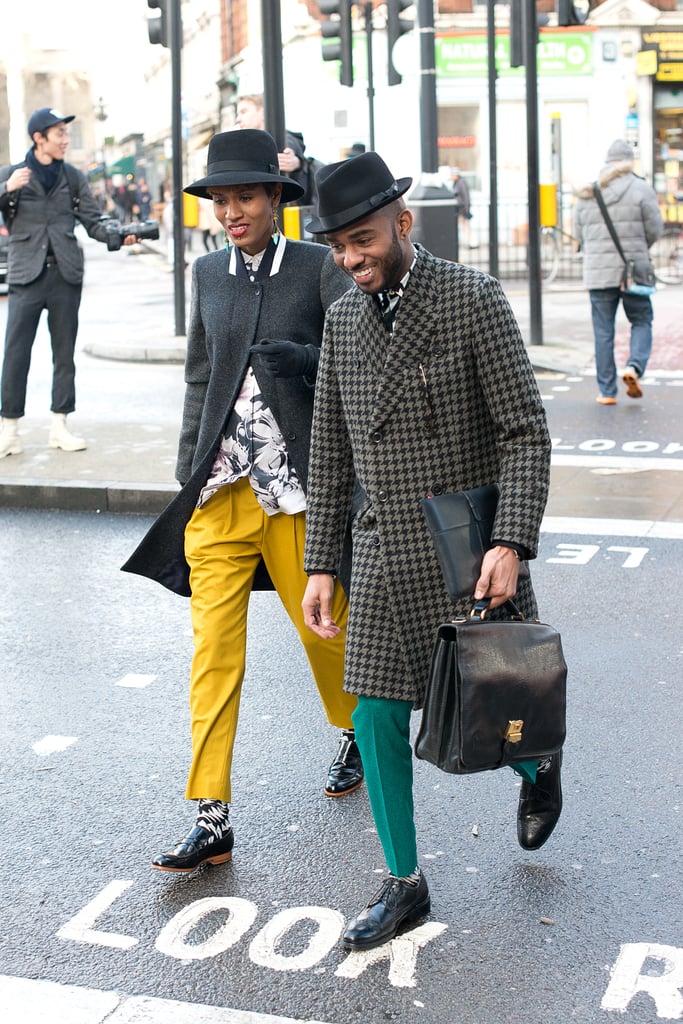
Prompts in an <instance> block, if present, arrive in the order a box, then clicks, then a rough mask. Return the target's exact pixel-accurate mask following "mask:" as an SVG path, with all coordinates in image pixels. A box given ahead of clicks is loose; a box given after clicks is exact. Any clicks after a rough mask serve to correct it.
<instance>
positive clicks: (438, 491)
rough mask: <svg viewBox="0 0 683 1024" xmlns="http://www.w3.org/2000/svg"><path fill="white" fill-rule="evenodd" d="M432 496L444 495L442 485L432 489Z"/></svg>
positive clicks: (436, 485) (435, 485)
mask: <svg viewBox="0 0 683 1024" xmlns="http://www.w3.org/2000/svg"><path fill="white" fill-rule="evenodd" d="M432 494H443V487H442V485H441V484H434V486H433V487H432Z"/></svg>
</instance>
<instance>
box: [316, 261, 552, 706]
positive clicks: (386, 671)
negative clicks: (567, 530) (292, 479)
mask: <svg viewBox="0 0 683 1024" xmlns="http://www.w3.org/2000/svg"><path fill="white" fill-rule="evenodd" d="M416 250H417V261H416V263H415V266H414V268H413V270H412V273H411V275H410V278H409V281H408V284H407V287H406V290H405V293H404V295H403V298H402V299H401V303H400V305H399V309H398V315H397V318H396V322H395V326H394V333H393V336H390V334H389V332H388V330H387V329H386V327H385V326H384V324H383V322H382V319H381V316H380V313H379V308H378V305H377V302H376V300H375V299H374V298H373V297H372V296H369V295H366V294H364V293H363V292H361V291H360V290H359V289H357V288H354V289H352V290H351V291H349V292H347V293H346V295H344V296H343V297H342V298H341V299H339V300H338V301H337V302H335V303H334V304H333V305H332V306H331V307H330V309H329V310H328V313H327V316H326V321H325V334H324V340H323V349H322V355H321V362H320V368H319V372H318V381H317V388H316V398H315V407H314V414H313V432H312V441H311V459H310V466H309V478H308V506H307V508H308V512H307V537H306V550H305V556H304V564H305V567H306V570H307V572H309V573H311V572H315V571H332V572H334V571H336V569H337V566H338V564H339V552H340V550H341V545H342V539H343V535H344V526H345V522H346V520H347V517H348V515H349V510H350V502H351V495H352V491H353V486H354V473H355V474H356V475H357V478H358V482H359V483H360V485H361V486H362V488H363V489H364V491H365V494H366V500H365V502H364V505H363V507H362V508H361V509H360V511H358V512H357V513H356V514H355V516H354V519H353V564H352V578H351V594H350V618H349V625H348V632H347V645H346V669H345V683H344V685H345V688H346V689H347V690H349V691H351V692H352V693H358V694H363V695H365V696H370V697H384V698H391V699H397V700H411V701H413V702H414V703H415V706H416V707H420V706H421V705H422V701H423V696H424V689H425V685H426V681H427V676H428V670H429V664H430V658H431V650H432V646H433V642H434V638H435V633H436V629H437V627H438V625H439V624H440V623H441V622H444V621H446V620H447V619H450V618H453V616H454V614H466V613H467V612H468V611H469V610H470V608H471V604H472V602H471V601H470V600H465V601H462V602H458V603H456V604H454V603H453V602H452V601H451V600H450V598H449V597H448V594H447V592H446V588H445V585H444V583H443V579H442V577H441V573H440V571H439V566H438V563H437V560H436V556H435V554H434V550H433V546H432V542H431V538H430V536H429V533H428V530H427V526H426V523H425V520H424V516H423V513H422V510H421V508H420V501H421V499H423V498H426V497H428V496H430V495H435V494H440V493H442V492H448V491H458V490H462V489H466V488H471V487H478V486H481V485H483V484H487V483H492V482H494V481H497V482H498V484H499V486H500V499H499V504H498V511H497V515H496V520H495V523H494V529H493V538H494V539H495V540H496V541H508V542H510V543H511V544H514V545H518V546H519V547H521V548H523V549H525V551H526V553H527V554H528V556H529V558H535V557H536V553H537V546H538V536H539V530H540V524H541V518H542V515H543V510H544V508H545V504H546V499H547V492H548V483H549V474H550V438H549V436H548V429H547V425H546V417H545V410H544V408H543V404H542V401H541V397H540V394H539V391H538V388H537V386H536V382H535V380H534V376H533V372H532V368H531V365H530V363H529V359H528V357H527V354H526V351H525V349H524V344H523V341H522V337H521V334H520V331H519V328H518V326H517V323H516V321H515V318H514V315H513V313H512V310H511V309H510V306H509V304H508V302H507V300H506V298H505V296H504V294H503V291H502V289H501V287H500V285H499V284H498V282H497V281H495V280H494V279H493V278H491V277H488V276H487V275H485V274H482V273H480V272H479V271H477V270H474V269H472V268H471V267H466V266H462V265H460V264H456V263H451V262H448V261H446V260H441V259H437V258H436V257H434V256H432V255H431V254H430V253H428V252H427V251H426V250H425V249H423V248H421V247H420V246H416ZM423 375H424V376H423ZM516 602H517V604H518V605H519V606H520V607H521V609H522V611H523V612H524V613H525V614H526V615H530V616H535V615H536V601H535V597H534V593H533V589H532V585H531V581H530V580H525V581H523V582H520V585H519V590H518V593H517V598H516ZM505 614H506V613H505V612H503V611H502V610H500V611H499V610H498V609H496V611H495V612H493V613H492V617H496V616H500V617H505Z"/></svg>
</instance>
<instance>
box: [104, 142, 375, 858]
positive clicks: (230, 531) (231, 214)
mask: <svg viewBox="0 0 683 1024" xmlns="http://www.w3.org/2000/svg"><path fill="white" fill-rule="evenodd" d="M185 191H186V192H188V193H189V194H190V195H195V196H199V197H203V198H209V199H211V200H212V201H213V206H214V213H215V215H216V217H217V218H218V220H219V221H220V222H221V224H222V225H223V227H224V229H225V234H226V240H227V244H226V247H225V249H224V250H221V251H217V252H212V253H208V254H207V255H205V256H202V257H201V258H199V259H197V260H196V261H195V262H194V264H193V268H192V300H191V313H190V323H189V329H188V335H187V359H186V365H185V381H186V391H185V406H184V411H183V422H182V428H181V433H180V442H179V452H178V462H177V466H176V476H177V478H178V480H179V481H180V483H181V484H182V488H181V490H180V492H179V494H178V495H177V496H176V498H175V499H174V500H173V501H172V502H171V503H170V505H169V506H168V507H167V508H166V509H165V510H164V512H163V513H162V514H161V516H160V517H159V519H157V521H156V522H155V523H154V525H153V526H152V528H151V530H150V531H149V532H148V534H147V535H146V536H145V538H144V539H143V541H142V542H141V544H140V545H139V547H138V548H137V550H136V551H135V552H134V554H133V555H132V556H131V558H130V559H129V560H128V562H126V564H125V565H124V567H123V568H124V570H125V571H127V572H134V573H138V574H140V575H144V576H149V577H150V578H152V579H155V580H157V581H158V582H160V583H162V584H163V585H164V586H166V587H168V588H169V589H171V590H173V591H175V592H176V593H180V594H185V595H188V596H190V608H191V615H192V627H193V633H194V657H193V660H192V670H191V676H190V711H191V730H192V764H191V767H190V773H189V778H188V782H187V788H186V793H185V795H186V798H187V799H188V800H197V801H198V802H199V803H198V814H197V819H196V823H195V825H194V827H193V828H192V829H191V830H190V831H189V833H188V834H187V835H186V836H185V837H184V838H183V839H182V840H181V841H180V842H179V843H177V845H176V846H175V847H174V848H173V849H172V850H170V851H169V852H166V853H161V854H159V855H158V856H157V857H155V858H154V860H153V862H152V866H153V867H154V868H157V869H159V870H161V871H174V872H188V871H193V870H194V869H195V868H197V867H198V866H199V865H200V864H203V863H211V864H219V863H222V862H224V861H228V860H230V858H231V856H232V847H233V831H232V827H231V825H230V822H229V817H228V811H229V804H230V801H231V798H232V794H231V767H232V754H233V747H234V741H235V733H236V729H237V718H238V712H239V702H240V694H241V687H242V680H243V678H244V673H245V655H246V632H247V610H248V604H249V595H250V593H251V591H252V589H272V588H273V587H274V588H275V589H276V590H277V592H278V594H279V596H280V598H281V600H282V602H283V604H284V606H285V609H286V610H287V612H288V614H289V616H290V618H291V619H292V622H293V623H294V625H295V627H296V629H297V632H298V633H299V636H300V638H301V641H302V643H303V645H304V649H305V651H306V655H307V657H308V660H309V664H310V667H311V671H312V673H313V676H314V678H315V681H316V685H317V688H318V692H319V694H320V698H321V700H322V703H323V707H324V709H325V713H326V715H327V718H328V721H329V722H330V723H331V724H332V725H334V726H336V727H338V728H340V729H342V735H341V740H340V743H339V749H338V751H337V755H336V757H335V759H334V760H333V762H332V764H331V765H330V768H329V771H328V776H327V781H326V783H325V787H324V789H325V793H326V794H327V795H328V796H342V795H344V794H346V793H350V792H352V791H353V790H355V789H357V788H358V787H359V786H360V785H361V783H362V780H363V767H362V764H361V759H360V755H359V753H358V748H357V747H356V744H355V736H354V732H353V725H352V721H351V714H352V712H353V710H354V708H355V705H356V698H355V697H354V696H353V695H351V694H348V693H345V692H344V690H343V673H344V629H343V625H344V624H345V622H346V617H347V599H346V596H345V593H344V590H343V588H342V586H341V584H340V582H339V581H337V584H336V588H335V595H334V604H335V617H337V616H338V620H337V621H339V622H341V623H342V633H341V635H340V637H339V638H338V642H335V643H334V644H328V643H326V642H325V641H323V640H321V639H320V638H317V637H315V636H314V635H313V634H312V633H311V632H310V631H309V630H307V629H306V627H305V625H304V621H303V613H302V609H301V593H302V592H303V589H304V587H305V582H306V577H305V575H304V571H303V559H302V552H303V545H304V533H305V519H306V512H305V510H306V485H307V478H308V454H309V443H310V431H311V420H312V413H313V392H314V386H315V379H316V374H317V367H318V358H319V349H320V342H321V338H322V331H323V321H324V317H325V311H326V309H327V308H328V306H329V305H330V304H331V303H332V302H334V301H335V300H336V299H337V298H339V297H340V296H341V295H342V294H343V293H344V292H345V291H346V290H347V288H348V287H349V284H350V282H349V280H348V278H347V277H346V275H345V274H344V273H343V271H341V270H339V269H338V268H337V267H336V266H335V264H334V260H333V259H332V256H331V253H330V252H329V249H328V248H327V247H326V246H322V245H317V244H314V243H310V242H295V241H291V240H288V239H286V238H285V237H284V235H282V234H281V233H280V231H279V230H278V226H277V208H278V206H279V205H280V204H281V203H285V202H290V201H292V200H294V199H296V198H297V197H298V196H299V195H300V194H301V186H300V185H298V184H297V183H296V182H294V181H292V180H291V179H289V178H287V177H285V176H283V175H282V174H281V173H280V171H279V168H278V156H277V147H276V145H275V142H274V140H273V139H272V138H271V136H270V135H269V134H268V133H267V132H264V131H257V130H251V129H244V130H242V131H233V132H223V133H221V134H219V135H216V136H214V138H213V139H212V140H211V143H210V145H209V157H208V165H207V174H206V176H205V177H204V178H201V179H199V180H198V181H195V182H193V183H192V184H191V185H189V186H188V187H187V188H186V189H185ZM340 574H341V575H342V576H343V572H340ZM312 641H313V642H312Z"/></svg>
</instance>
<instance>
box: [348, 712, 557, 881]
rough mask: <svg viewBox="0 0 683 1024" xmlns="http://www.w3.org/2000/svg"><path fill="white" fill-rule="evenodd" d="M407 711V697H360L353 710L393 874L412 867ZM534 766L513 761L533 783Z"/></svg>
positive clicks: (374, 811) (414, 839)
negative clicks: (398, 698)
mask: <svg viewBox="0 0 683 1024" xmlns="http://www.w3.org/2000/svg"><path fill="white" fill-rule="evenodd" d="M412 710H413V704H412V701H409V700H386V699H384V698H382V697H359V698H358V706H357V707H356V710H355V711H354V712H353V715H352V718H353V725H354V729H355V730H356V743H357V744H358V749H359V750H360V754H361V757H362V759H363V767H364V769H365V785H366V787H367V791H368V798H369V800H370V808H371V810H372V816H373V818H374V819H375V826H376V828H377V834H378V836H379V840H380V843H381V844H382V850H383V851H384V856H385V858H386V862H387V866H388V868H389V871H390V872H391V874H392V875H396V876H397V877H398V878H402V877H404V876H405V875H409V874H410V873H411V872H412V871H414V870H415V868H416V867H417V837H416V834H415V814H414V805H413V749H412V747H411V745H410V715H411V712H412ZM537 765H538V762H537V761H524V762H522V763H520V764H518V765H515V771H516V772H517V773H518V774H519V775H521V776H522V778H523V779H526V781H528V782H532V783H533V782H535V781H536V767H537Z"/></svg>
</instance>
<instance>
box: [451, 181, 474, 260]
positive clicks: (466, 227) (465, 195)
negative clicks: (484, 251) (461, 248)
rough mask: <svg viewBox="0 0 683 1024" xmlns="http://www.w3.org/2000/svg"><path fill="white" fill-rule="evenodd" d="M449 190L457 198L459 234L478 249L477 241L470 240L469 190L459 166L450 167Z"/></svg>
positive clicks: (468, 243)
mask: <svg viewBox="0 0 683 1024" xmlns="http://www.w3.org/2000/svg"><path fill="white" fill-rule="evenodd" d="M451 191H452V192H453V195H454V196H455V198H456V199H457V200H458V224H459V226H460V236H461V238H462V240H463V241H464V243H465V244H466V245H467V246H468V247H469V248H470V249H478V248H479V243H478V242H473V241H472V204H471V200H470V190H469V186H468V184H467V182H466V181H465V179H464V178H463V176H462V171H461V170H460V168H459V167H452V168H451Z"/></svg>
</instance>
